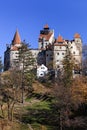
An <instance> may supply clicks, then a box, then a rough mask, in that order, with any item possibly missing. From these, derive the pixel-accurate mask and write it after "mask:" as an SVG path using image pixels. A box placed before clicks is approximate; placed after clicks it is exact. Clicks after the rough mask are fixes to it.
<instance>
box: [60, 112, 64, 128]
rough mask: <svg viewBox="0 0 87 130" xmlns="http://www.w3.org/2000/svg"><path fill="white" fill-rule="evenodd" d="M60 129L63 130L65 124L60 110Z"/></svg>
mask: <svg viewBox="0 0 87 130" xmlns="http://www.w3.org/2000/svg"><path fill="white" fill-rule="evenodd" d="M60 130H63V124H62V116H61V112H60Z"/></svg>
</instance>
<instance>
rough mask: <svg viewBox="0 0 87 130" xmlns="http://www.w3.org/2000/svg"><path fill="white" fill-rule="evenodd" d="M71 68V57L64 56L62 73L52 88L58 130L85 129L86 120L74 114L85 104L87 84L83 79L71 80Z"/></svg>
mask: <svg viewBox="0 0 87 130" xmlns="http://www.w3.org/2000/svg"><path fill="white" fill-rule="evenodd" d="M73 68H74V62H73V60H72V59H71V56H70V55H67V56H65V58H64V60H63V72H62V73H60V75H59V77H58V79H57V80H56V82H55V87H54V88H53V91H54V97H55V107H56V110H57V111H58V119H59V125H60V130H63V129H64V128H65V127H72V128H76V127H81V128H82V127H85V124H86V123H85V122H86V120H87V119H86V118H85V117H84V118H83V116H80V115H79V114H78V115H77V114H76V113H77V112H78V109H79V108H80V107H81V106H82V104H84V103H85V104H86V103H87V82H86V79H84V78H83V77H80V78H79V77H77V78H76V79H73ZM83 111H84V110H83Z"/></svg>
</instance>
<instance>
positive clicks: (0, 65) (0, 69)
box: [0, 57, 3, 86]
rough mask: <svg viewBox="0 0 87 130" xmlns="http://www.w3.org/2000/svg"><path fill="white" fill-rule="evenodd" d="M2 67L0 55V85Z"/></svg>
mask: <svg viewBox="0 0 87 130" xmlns="http://www.w3.org/2000/svg"><path fill="white" fill-rule="evenodd" d="M2 69H3V65H2V60H1V57H0V86H1V72H2Z"/></svg>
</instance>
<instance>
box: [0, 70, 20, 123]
mask: <svg viewBox="0 0 87 130" xmlns="http://www.w3.org/2000/svg"><path fill="white" fill-rule="evenodd" d="M20 83H21V78H20V75H19V73H18V72H16V71H14V70H10V71H8V72H4V73H3V74H2V87H1V88H0V98H1V101H2V107H1V111H2V116H3V118H6V115H7V118H8V120H10V121H12V120H13V113H14V106H15V104H16V103H20V102H21V99H20V97H21V95H20V93H21V90H20V86H21V84H20ZM5 113H7V114H5Z"/></svg>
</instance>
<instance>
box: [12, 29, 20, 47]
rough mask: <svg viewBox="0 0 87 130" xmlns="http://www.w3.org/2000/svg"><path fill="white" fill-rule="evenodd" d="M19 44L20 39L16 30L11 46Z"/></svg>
mask: <svg viewBox="0 0 87 130" xmlns="http://www.w3.org/2000/svg"><path fill="white" fill-rule="evenodd" d="M20 43H21V38H20V35H19V33H18V30H16V32H15V35H14V38H13V40H12V44H13V45H15V44H20Z"/></svg>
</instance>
